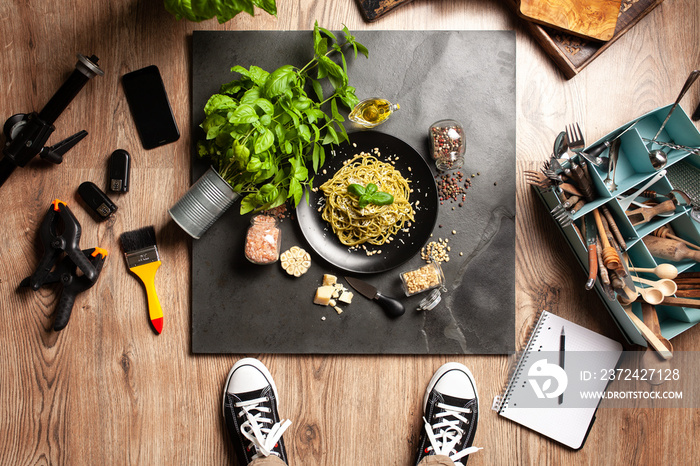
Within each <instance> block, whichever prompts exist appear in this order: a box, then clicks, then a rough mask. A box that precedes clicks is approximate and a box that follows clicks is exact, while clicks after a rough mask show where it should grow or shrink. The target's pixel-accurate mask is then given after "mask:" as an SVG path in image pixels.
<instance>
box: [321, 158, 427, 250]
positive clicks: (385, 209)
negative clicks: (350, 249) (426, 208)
mask: <svg viewBox="0 0 700 466" xmlns="http://www.w3.org/2000/svg"><path fill="white" fill-rule="evenodd" d="M409 182H410V181H409V180H406V179H405V178H404V177H403V176H402V175H401V173H400V172H399V171H398V170H396V168H394V166H393V165H391V164H389V163H385V162H381V161H380V160H378V159H377V158H376V157H374V156H372V155H370V154H367V153H365V152H362V153H360V154H358V155H355V156H354V157H353V158H352V159H351V160H349V161H347V162H345V164H344V165H343V167H342V168H341V169H340V170H338V171H337V172H336V173H335V174H334V175H333V177H332V178H331V179H329V180H328V181H326V182H325V183H323V184H322V185H321V187H320V189H321V191H322V192H323V194H324V195H325V198H326V205H325V206H324V208H323V213H322V215H321V216H322V218H323V220H325V221H327V222H328V223H330V225H331V228H332V229H333V233H335V234H336V236H337V237H338V239H339V240H340V242H341V243H343V244H344V245H346V246H357V245H359V244H363V243H369V244H374V245H383V244H385V243H387V242H388V241H390V238H391V237H393V236H394V235H396V233H398V232H399V231H400V230H401V229H403V228H405V227H406V226H408V224H410V222H412V221H413V220H414V213H415V212H414V210H413V207H412V206H411V204H410V202H409V194H410V191H411V188H410V186H409ZM353 183H354V184H359V185H362V186H367V185H368V184H370V183H374V184H375V185H377V187H378V189H379V190H380V191H383V192H386V193H389V194H391V195H392V196H394V202H393V203H391V204H389V205H375V204H368V205H367V206H365V207H364V208H360V206H359V200H358V198H357V197H356V196H353V195H351V194H350V193H348V186H350V185H351V184H353Z"/></svg>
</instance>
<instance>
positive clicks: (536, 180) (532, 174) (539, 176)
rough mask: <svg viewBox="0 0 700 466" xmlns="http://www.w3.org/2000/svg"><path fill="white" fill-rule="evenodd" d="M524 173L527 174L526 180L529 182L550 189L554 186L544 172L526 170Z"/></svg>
mask: <svg viewBox="0 0 700 466" xmlns="http://www.w3.org/2000/svg"><path fill="white" fill-rule="evenodd" d="M523 175H525V181H527V183H528V184H531V185H533V186H537V187H538V188H540V189H550V188H551V187H552V180H551V179H549V178H548V177H547V176H546V175H545V174H544V173H540V172H536V171H534V170H524V171H523Z"/></svg>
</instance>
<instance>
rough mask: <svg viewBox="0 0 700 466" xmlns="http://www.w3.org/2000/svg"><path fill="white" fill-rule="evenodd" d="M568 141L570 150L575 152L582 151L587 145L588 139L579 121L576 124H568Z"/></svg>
mask: <svg viewBox="0 0 700 466" xmlns="http://www.w3.org/2000/svg"><path fill="white" fill-rule="evenodd" d="M566 141H567V145H568V150H569V151H571V152H574V153H578V152H580V151H581V149H583V148H584V147H585V146H586V141H585V140H584V138H583V133H582V132H581V127H580V126H579V124H578V123H576V125H575V126H574V125H566Z"/></svg>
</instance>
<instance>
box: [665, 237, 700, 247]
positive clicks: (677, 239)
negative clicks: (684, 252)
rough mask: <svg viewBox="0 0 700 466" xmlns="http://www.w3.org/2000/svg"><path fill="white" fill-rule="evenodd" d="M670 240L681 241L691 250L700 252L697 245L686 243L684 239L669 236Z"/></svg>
mask: <svg viewBox="0 0 700 466" xmlns="http://www.w3.org/2000/svg"><path fill="white" fill-rule="evenodd" d="M668 238H671V239H675V240H676V241H680V242H681V243H683V244H685V245H686V246H688V247H689V248H693V249H697V250H698V251H700V246H698V245H697V244H695V243H691V242H690V241H686V240H684V239H683V238H679V237H678V236H674V235H668Z"/></svg>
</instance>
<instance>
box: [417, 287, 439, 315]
mask: <svg viewBox="0 0 700 466" xmlns="http://www.w3.org/2000/svg"><path fill="white" fill-rule="evenodd" d="M440 301H442V295H441V294H440V290H433V291H431V292H430V293H429V294H428V296H426V297H425V298H423V299H421V301H420V303H419V304H418V310H419V311H432V310H433V309H434V308H435V306H437V305H438V304H440Z"/></svg>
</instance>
